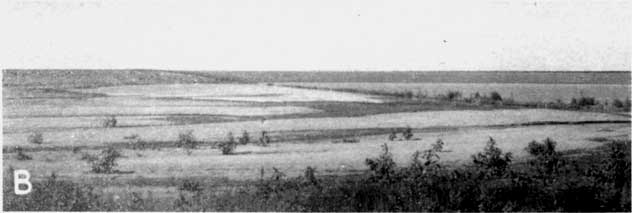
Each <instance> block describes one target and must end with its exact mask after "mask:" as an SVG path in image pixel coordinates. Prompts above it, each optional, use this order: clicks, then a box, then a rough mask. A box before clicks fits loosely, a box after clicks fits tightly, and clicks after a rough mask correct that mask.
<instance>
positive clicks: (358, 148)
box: [3, 124, 630, 180]
mask: <svg viewBox="0 0 632 213" xmlns="http://www.w3.org/2000/svg"><path fill="white" fill-rule="evenodd" d="M629 128H630V125H629V124H593V125H558V126H528V127H509V128H508V127H504V128H492V129H489V128H482V127H471V128H456V129H452V130H430V131H422V130H418V131H417V130H416V131H414V133H415V134H414V135H415V136H414V138H413V140H410V141H401V140H395V141H389V140H388V139H387V138H388V137H387V136H388V134H379V135H357V136H352V138H356V139H358V141H359V142H358V143H332V142H333V141H334V140H335V139H321V140H314V141H311V142H309V143H305V142H302V143H301V142H300V141H288V142H285V143H273V144H270V145H269V146H267V147H261V146H256V145H239V146H237V149H236V150H235V151H234V154H232V155H222V153H221V152H220V151H219V150H218V149H215V148H212V146H203V147H200V148H199V149H194V150H192V152H191V153H190V154H189V153H187V151H186V150H184V149H181V148H174V147H164V148H160V149H151V148H148V149H131V148H125V149H122V151H123V155H124V156H125V157H124V158H122V159H121V160H120V161H119V166H118V169H120V170H121V171H129V172H131V173H122V174H110V175H106V176H107V177H112V178H117V179H118V180H129V179H134V178H138V177H145V178H169V177H207V178H215V179H216V178H227V179H231V180H254V179H257V178H259V175H260V174H259V170H260V169H261V168H262V167H263V168H267V169H270V168H271V167H275V168H278V169H280V170H281V171H283V172H284V173H285V174H287V175H288V176H289V177H294V176H298V175H301V174H302V172H303V169H304V168H306V167H307V166H311V167H315V168H318V169H319V171H321V172H322V174H349V173H356V172H358V171H363V170H366V166H365V165H364V164H363V162H364V159H366V158H368V157H370V156H372V155H374V154H375V153H377V152H379V151H380V146H381V145H382V144H384V143H388V145H389V147H390V151H391V152H392V153H393V154H394V155H395V156H397V157H395V162H397V163H405V162H408V161H409V160H410V159H409V157H410V156H411V155H412V154H413V153H414V152H415V151H419V150H425V149H428V148H429V147H430V146H431V145H432V144H433V143H435V142H436V141H437V140H438V139H441V140H443V141H444V142H445V146H444V148H445V150H447V152H443V153H440V157H441V162H444V163H450V164H461V163H462V162H467V161H468V160H469V159H470V156H471V155H472V154H474V153H475V152H476V151H478V150H481V149H482V148H483V147H484V146H485V142H486V140H487V139H488V138H489V137H493V138H494V139H496V140H497V141H498V147H500V148H502V149H503V150H506V151H509V152H512V153H514V157H516V158H522V157H525V156H526V155H527V153H526V152H525V151H524V147H525V146H526V145H527V144H528V143H529V142H531V141H532V140H535V139H538V140H541V139H544V138H547V137H550V138H553V139H555V140H556V141H558V149H559V150H573V149H590V148H595V147H597V146H600V145H601V143H599V142H595V141H593V138H595V137H598V138H606V139H607V140H612V139H625V138H629V137H630V134H629ZM604 129H606V130H608V131H603V130H604ZM96 152H98V150H93V149H84V150H82V151H79V152H73V151H70V150H66V151H60V150H54V151H38V152H27V153H28V154H29V155H31V156H32V157H33V160H30V161H19V160H16V153H5V154H4V155H3V157H4V161H5V167H6V166H13V167H15V168H24V169H28V170H29V171H31V174H32V175H33V176H34V177H35V178H43V177H45V176H48V175H50V174H51V173H53V172H55V173H56V174H57V175H58V176H59V177H63V178H69V179H76V178H80V177H81V178H96V177H103V176H104V175H100V174H92V173H90V172H89V170H90V169H89V164H87V163H86V161H85V160H81V157H82V156H83V153H96Z"/></svg>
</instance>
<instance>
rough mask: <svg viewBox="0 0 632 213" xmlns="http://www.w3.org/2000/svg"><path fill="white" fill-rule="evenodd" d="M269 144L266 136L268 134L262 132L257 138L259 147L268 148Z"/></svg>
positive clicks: (268, 138)
mask: <svg viewBox="0 0 632 213" xmlns="http://www.w3.org/2000/svg"><path fill="white" fill-rule="evenodd" d="M269 143H270V137H269V136H268V133H267V132H266V131H262V132H261V137H260V138H259V145H260V146H268V144H269Z"/></svg>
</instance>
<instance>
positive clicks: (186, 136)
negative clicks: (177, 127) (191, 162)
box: [176, 130, 199, 150]
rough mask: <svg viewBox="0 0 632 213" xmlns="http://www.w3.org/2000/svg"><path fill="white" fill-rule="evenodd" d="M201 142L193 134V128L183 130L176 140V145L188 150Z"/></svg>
mask: <svg viewBox="0 0 632 213" xmlns="http://www.w3.org/2000/svg"><path fill="white" fill-rule="evenodd" d="M198 144H199V142H198V141H197V139H196V138H195V136H194V135H193V131H192V130H188V131H186V132H181V133H180V134H178V141H176V146H177V147H179V148H185V149H187V150H191V149H196V148H197V146H198Z"/></svg>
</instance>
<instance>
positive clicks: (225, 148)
mask: <svg viewBox="0 0 632 213" xmlns="http://www.w3.org/2000/svg"><path fill="white" fill-rule="evenodd" d="M218 146H219V148H220V149H221V150H222V154H224V155H228V154H233V151H235V148H236V147H237V143H236V142H235V137H233V133H232V132H228V136H227V139H226V141H224V142H221V143H219V145H218Z"/></svg>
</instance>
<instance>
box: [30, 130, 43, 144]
mask: <svg viewBox="0 0 632 213" xmlns="http://www.w3.org/2000/svg"><path fill="white" fill-rule="evenodd" d="M26 139H27V141H28V142H29V143H33V144H42V143H44V136H42V133H41V132H34V133H31V134H30V135H29V136H28V137H27V138H26Z"/></svg>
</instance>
